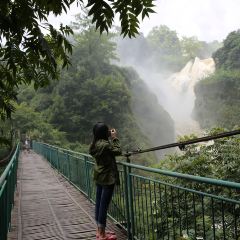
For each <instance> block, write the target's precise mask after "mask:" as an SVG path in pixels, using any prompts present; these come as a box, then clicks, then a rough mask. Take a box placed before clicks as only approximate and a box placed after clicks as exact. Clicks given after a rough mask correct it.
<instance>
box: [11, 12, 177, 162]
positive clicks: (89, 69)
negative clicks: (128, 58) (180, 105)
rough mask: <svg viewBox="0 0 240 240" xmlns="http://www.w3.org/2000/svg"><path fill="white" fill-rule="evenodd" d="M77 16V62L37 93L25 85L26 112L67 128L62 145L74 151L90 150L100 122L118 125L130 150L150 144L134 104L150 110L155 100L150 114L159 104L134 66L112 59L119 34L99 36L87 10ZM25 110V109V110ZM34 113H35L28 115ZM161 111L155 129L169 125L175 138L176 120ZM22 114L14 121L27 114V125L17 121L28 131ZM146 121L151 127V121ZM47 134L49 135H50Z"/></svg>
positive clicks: (148, 158) (22, 91)
mask: <svg viewBox="0 0 240 240" xmlns="http://www.w3.org/2000/svg"><path fill="white" fill-rule="evenodd" d="M77 19H78V20H79V22H75V23H74V24H73V26H74V28H75V29H76V31H77V32H78V33H77V34H76V36H75V39H74V40H73V42H74V45H75V46H74V51H73V55H72V58H71V61H72V65H71V66H70V67H69V69H68V71H62V73H61V79H60V81H59V82H52V83H51V84H50V85H49V86H47V87H46V88H44V89H39V90H38V91H37V92H36V94H35V93H34V90H33V86H29V87H28V88H20V94H19V100H20V102H21V103H22V104H25V105H22V104H20V107H21V108H23V106H25V107H28V109H31V111H30V113H27V112H25V114H24V115H26V116H28V117H27V118H28V119H29V118H31V119H34V118H35V117H36V118H38V119H36V122H39V121H40V122H39V123H38V124H37V125H41V124H42V121H45V122H46V123H47V124H48V126H51V127H52V128H53V129H56V128H57V129H59V130H60V131H61V132H64V133H66V139H67V141H66V142H62V143H61V145H62V146H63V145H64V146H65V147H66V148H70V149H72V150H75V151H76V150H78V151H85V152H88V149H87V147H86V146H88V145H89V144H90V142H91V140H92V127H93V125H94V124H95V123H96V122H97V121H104V122H106V123H107V124H108V125H109V126H110V127H114V128H116V129H117V130H118V132H119V138H120V139H121V143H122V145H123V146H127V147H125V149H126V148H128V149H129V150H130V149H137V148H138V147H141V148H146V147H149V146H150V145H151V143H150V141H149V138H148V136H147V137H145V136H144V135H143V132H144V131H143V130H142V129H143V127H142V126H138V125H137V124H136V117H138V116H135V114H134V112H133V110H132V104H133V103H134V104H135V105H137V104H138V103H139V104H140V105H141V106H144V109H146V108H148V103H149V102H150V99H151V108H150V110H149V111H148V112H149V113H150V115H151V113H152V112H154V111H155V112H156V111H158V110H156V109H158V108H160V106H158V105H157V104H156V99H155V98H153V97H152V95H151V93H150V92H149V91H148V90H147V89H146V86H145V85H144V84H143V82H142V80H141V79H140V78H139V77H138V75H137V74H136V73H135V72H134V71H132V70H130V69H125V68H120V67H117V66H114V65H111V64H110V62H111V61H112V60H113V59H116V56H115V53H114V50H115V48H116V44H115V43H114V42H113V41H112V38H113V37H115V35H114V34H108V35H107V34H105V33H103V34H102V35H101V36H100V35H99V33H97V32H96V31H95V29H94V26H92V25H91V23H89V20H88V19H86V18H84V17H83V16H82V15H79V16H78V17H77ZM137 86H138V87H137ZM154 104H155V105H154ZM28 105H29V106H28ZM26 110H27V109H26V108H25V110H24V111H26ZM32 111H34V114H33V112H32ZM31 114H33V117H29V115H31ZM162 114H166V115H167V113H166V112H162V111H161V113H160V114H159V115H158V118H159V119H157V120H155V122H156V123H155V126H156V127H155V129H152V131H155V135H156V134H157V133H159V132H160V131H162V130H163V129H162V128H163V126H165V128H164V130H165V129H168V130H169V131H168V135H169V136H170V137H169V138H170V139H171V140H173V124H172V121H171V119H170V117H169V116H168V115H167V116H168V117H164V116H162ZM22 117H23V116H18V115H16V116H15V115H14V121H16V122H18V118H20V119H22V120H23V121H22V124H18V127H19V128H20V129H21V131H23V132H26V131H27V129H26V128H25V127H24V126H25V125H27V123H25V122H27V119H23V118H22ZM141 117H142V118H144V117H145V118H146V120H145V122H146V123H147V119H148V121H150V120H151V122H154V121H153V119H149V117H148V116H141ZM30 122H31V121H30ZM37 125H36V126H31V129H34V128H35V127H36V128H37ZM145 125H148V127H149V124H145ZM48 126H45V128H46V127H48ZM37 129H38V128H37ZM31 131H32V130H31ZM49 131H50V130H48V132H49ZM51 131H52V130H51ZM44 132H46V131H44ZM33 133H34V131H33ZM33 133H32V134H33ZM49 134H50V133H49ZM51 134H52V133H51ZM159 134H162V132H161V133H159ZM38 135H40V134H39V133H38ZM163 135H165V133H164V134H163ZM42 138H43V137H42ZM44 138H45V139H48V138H49V136H48V137H44ZM58 139H59V138H58ZM50 141H51V143H52V142H54V140H52V139H48V142H50ZM59 141H61V140H59ZM55 142H56V141H55ZM152 144H153V143H152ZM126 150H127V149H126ZM134 161H138V162H139V163H143V164H148V163H149V162H154V161H155V156H154V155H153V154H148V155H146V156H144V159H143V158H139V157H137V158H136V159H134Z"/></svg>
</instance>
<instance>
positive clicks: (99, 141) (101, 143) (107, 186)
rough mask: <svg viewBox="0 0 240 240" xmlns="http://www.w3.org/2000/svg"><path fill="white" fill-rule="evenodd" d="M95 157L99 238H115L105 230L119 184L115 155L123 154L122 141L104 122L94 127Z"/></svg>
mask: <svg viewBox="0 0 240 240" xmlns="http://www.w3.org/2000/svg"><path fill="white" fill-rule="evenodd" d="M89 152H90V154H91V155H92V156H93V157H94V158H95V160H96V164H95V166H94V180H95V181H96V184H97V192H96V207H95V219H96V222H97V226H98V229H97V238H99V240H114V239H116V236H115V234H114V233H113V232H105V228H106V220H107V210H108V206H109V203H110V202H111V199H112V195H113V190H114V186H115V184H119V175H118V170H117V164H116V159H115V156H118V155H121V148H120V143H119V140H118V138H117V132H116V130H115V129H111V130H109V128H108V126H107V125H106V124H104V123H102V122H99V123H97V124H96V125H95V126H94V127H93V142H92V144H91V146H90V150H89Z"/></svg>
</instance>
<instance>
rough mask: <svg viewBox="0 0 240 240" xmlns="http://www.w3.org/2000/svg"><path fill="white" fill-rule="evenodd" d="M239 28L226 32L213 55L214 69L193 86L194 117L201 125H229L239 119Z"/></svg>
mask: <svg viewBox="0 0 240 240" xmlns="http://www.w3.org/2000/svg"><path fill="white" fill-rule="evenodd" d="M239 54H240V31H235V32H232V33H230V34H229V35H228V36H227V38H226V39H225V40H224V42H223V47H222V48H220V49H218V50H217V51H216V52H215V53H214V54H213V58H214V60H215V62H216V72H215V73H214V74H212V75H211V76H209V77H207V78H206V79H204V80H202V81H200V82H199V83H198V84H197V85H196V86H195V94H196V100H195V107H194V118H195V119H196V120H197V121H199V123H200V125H201V127H203V128H210V127H213V126H216V125H217V126H221V127H225V128H233V127H234V126H235V125H239V120H240V111H239V106H240V91H239V90H240V72H239V66H240V60H239Z"/></svg>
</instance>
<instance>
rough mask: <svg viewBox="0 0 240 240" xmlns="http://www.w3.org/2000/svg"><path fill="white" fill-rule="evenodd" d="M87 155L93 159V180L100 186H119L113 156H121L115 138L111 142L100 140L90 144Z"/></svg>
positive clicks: (117, 141)
mask: <svg viewBox="0 0 240 240" xmlns="http://www.w3.org/2000/svg"><path fill="white" fill-rule="evenodd" d="M89 153H90V154H91V155H92V156H93V157H94V158H95V161H96V163H95V165H94V180H95V181H96V183H97V184H100V185H112V184H119V174H118V169H117V164H116V159H115V156H119V155H121V154H122V150H121V147H120V142H119V140H118V139H117V138H115V139H113V140H112V141H111V142H110V141H107V140H104V139H100V140H98V141H97V142H96V143H95V144H92V145H91V146H90V149H89Z"/></svg>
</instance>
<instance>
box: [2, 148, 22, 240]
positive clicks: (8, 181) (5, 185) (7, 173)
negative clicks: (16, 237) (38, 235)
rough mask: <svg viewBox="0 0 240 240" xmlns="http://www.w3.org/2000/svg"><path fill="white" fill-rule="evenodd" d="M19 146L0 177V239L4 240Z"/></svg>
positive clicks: (8, 223)
mask: <svg viewBox="0 0 240 240" xmlns="http://www.w3.org/2000/svg"><path fill="white" fill-rule="evenodd" d="M18 155H19V145H17V148H16V150H15V153H14V154H13V156H12V158H11V160H10V162H9V163H8V165H7V167H6V168H5V170H4V172H3V173H2V175H1V176H0V239H1V240H6V239H7V234H8V231H9V229H10V226H11V210H12V208H13V204H14V192H15V187H16V184H17V168H18Z"/></svg>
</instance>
